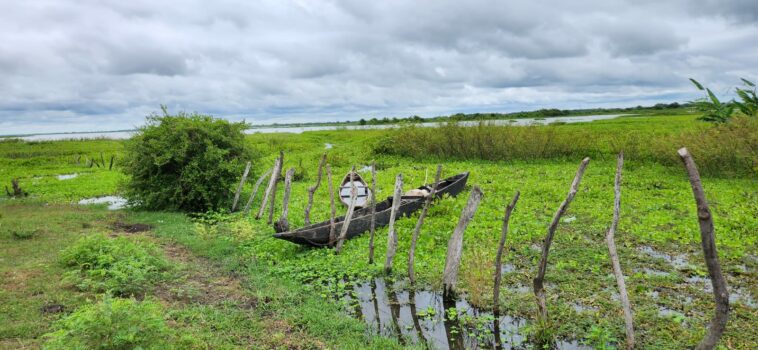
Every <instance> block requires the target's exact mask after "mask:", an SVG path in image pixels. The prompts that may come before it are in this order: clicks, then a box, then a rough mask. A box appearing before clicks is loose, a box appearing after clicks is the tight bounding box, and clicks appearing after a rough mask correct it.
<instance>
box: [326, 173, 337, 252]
mask: <svg viewBox="0 0 758 350" xmlns="http://www.w3.org/2000/svg"><path fill="white" fill-rule="evenodd" d="M326 181H327V182H328V183H329V206H330V209H331V216H330V218H329V244H334V242H335V241H336V240H337V237H336V232H335V230H336V225H335V223H334V218H335V217H336V216H337V208H336V207H335V205H334V185H333V184H332V167H330V166H329V164H327V165H326Z"/></svg>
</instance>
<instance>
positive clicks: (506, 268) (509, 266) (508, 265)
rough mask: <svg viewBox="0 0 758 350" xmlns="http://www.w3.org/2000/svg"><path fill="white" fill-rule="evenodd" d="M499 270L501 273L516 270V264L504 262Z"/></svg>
mask: <svg viewBox="0 0 758 350" xmlns="http://www.w3.org/2000/svg"><path fill="white" fill-rule="evenodd" d="M500 271H502V272H503V273H511V272H514V271H516V265H513V264H511V263H505V264H503V266H502V267H500Z"/></svg>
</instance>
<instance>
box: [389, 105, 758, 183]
mask: <svg viewBox="0 0 758 350" xmlns="http://www.w3.org/2000/svg"><path fill="white" fill-rule="evenodd" d="M633 118H639V117H633ZM648 118H650V119H653V118H654V117H648ZM619 119H623V118H619ZM627 119H629V118H627ZM659 119H660V117H659ZM666 119H668V118H666ZM680 119H682V118H680ZM690 119H691V118H690ZM683 120H684V119H682V121H683ZM596 123H597V124H596ZM655 124H659V127H658V128H656V127H655ZM674 125H675V126H674ZM674 125H672V124H669V123H664V122H662V121H659V122H657V123H656V121H655V120H654V119H653V120H652V122H651V123H650V125H648V127H645V128H637V127H634V126H633V125H631V127H625V125H623V124H620V123H619V121H610V122H606V123H601V122H593V123H584V125H582V127H577V125H576V124H575V125H570V124H557V125H556V124H549V125H546V126H544V125H530V126H509V125H491V124H489V123H486V122H482V123H479V124H478V125H476V126H462V125H459V124H455V123H448V124H445V125H443V126H440V127H438V128H422V127H414V126H409V127H404V128H401V129H398V130H394V131H390V132H389V133H388V136H387V137H385V138H383V139H382V140H380V141H379V142H377V144H376V146H375V148H374V151H375V152H376V153H379V154H392V155H400V156H406V157H414V158H428V157H430V156H432V157H438V158H448V159H449V158H455V159H462V160H469V159H482V160H489V161H513V160H523V161H533V160H539V159H580V158H582V157H585V156H589V157H592V158H599V159H611V158H612V157H613V156H614V155H615V154H618V152H620V151H623V152H624V154H625V155H626V156H627V158H628V159H631V160H635V161H648V162H657V163H660V164H664V165H669V166H678V165H679V163H680V160H679V159H678V158H677V157H676V152H674V151H675V150H676V149H678V148H680V147H687V148H688V149H690V150H691V152H692V153H693V154H694V155H695V156H696V157H697V159H698V167H699V168H700V170H701V172H702V173H704V174H708V175H724V176H737V175H755V174H756V172H757V171H758V120H757V119H755V118H747V117H735V118H734V119H733V120H732V121H731V122H730V123H726V124H721V125H708V124H705V123H702V122H697V121H694V120H690V121H689V122H688V123H685V122H681V121H679V123H678V125H677V124H674Z"/></svg>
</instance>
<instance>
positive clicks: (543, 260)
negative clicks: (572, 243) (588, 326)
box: [534, 157, 590, 321]
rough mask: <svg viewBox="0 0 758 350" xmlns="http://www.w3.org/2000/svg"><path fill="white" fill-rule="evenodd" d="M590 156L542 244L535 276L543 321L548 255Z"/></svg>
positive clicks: (545, 319)
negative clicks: (544, 283) (556, 231)
mask: <svg viewBox="0 0 758 350" xmlns="http://www.w3.org/2000/svg"><path fill="white" fill-rule="evenodd" d="M589 162H590V158H589V157H587V158H584V159H583V160H582V163H581V164H580V165H579V170H577V171H576V175H575V176H574V181H573V182H572V183H571V189H570V190H569V193H568V195H567V196H566V199H564V200H563V203H561V205H560V206H559V207H558V210H557V211H556V212H555V215H553V221H551V222H550V226H548V228H547V236H546V237H545V242H544V244H543V246H542V256H541V257H540V264H539V271H538V272H537V277H535V278H534V296H535V297H536V298H537V307H538V308H539V312H540V314H539V315H540V317H541V319H542V321H547V303H546V302H545V287H544V285H543V282H544V280H545V271H546V270H547V255H548V253H549V252H550V244H551V243H553V236H554V235H555V229H556V228H558V223H559V222H560V220H561V216H563V213H564V212H566V209H568V206H569V204H570V203H571V201H572V200H573V199H574V196H576V192H577V191H578V190H579V183H580V182H581V181H582V175H584V169H586V168H587V164H589Z"/></svg>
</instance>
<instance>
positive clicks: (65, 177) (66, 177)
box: [55, 173, 79, 180]
mask: <svg viewBox="0 0 758 350" xmlns="http://www.w3.org/2000/svg"><path fill="white" fill-rule="evenodd" d="M77 176H79V174H77V173H73V174H62V175H56V176H55V177H57V178H58V180H71V179H73V178H75V177H77Z"/></svg>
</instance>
